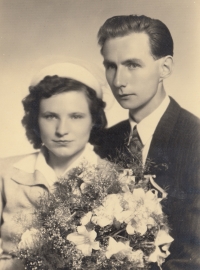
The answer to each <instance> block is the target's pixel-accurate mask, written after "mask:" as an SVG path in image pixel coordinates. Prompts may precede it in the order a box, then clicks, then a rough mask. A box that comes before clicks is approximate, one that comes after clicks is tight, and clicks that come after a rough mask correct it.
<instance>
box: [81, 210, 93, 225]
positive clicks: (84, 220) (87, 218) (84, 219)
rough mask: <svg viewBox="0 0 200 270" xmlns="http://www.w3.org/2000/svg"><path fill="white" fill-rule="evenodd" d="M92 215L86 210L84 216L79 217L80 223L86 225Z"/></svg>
mask: <svg viewBox="0 0 200 270" xmlns="http://www.w3.org/2000/svg"><path fill="white" fill-rule="evenodd" d="M91 217H92V212H88V213H87V214H86V215H85V216H83V217H82V218H81V224H82V225H87V224H88V223H89V222H90V220H91Z"/></svg>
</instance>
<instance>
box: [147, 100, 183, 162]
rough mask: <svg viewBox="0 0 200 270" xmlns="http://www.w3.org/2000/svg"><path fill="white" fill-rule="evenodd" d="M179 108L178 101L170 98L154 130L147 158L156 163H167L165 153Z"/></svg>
mask: <svg viewBox="0 0 200 270" xmlns="http://www.w3.org/2000/svg"><path fill="white" fill-rule="evenodd" d="M180 110H181V107H180V106H179V105H178V103H176V101H175V100H173V99H172V98H170V104H169V106H168V108H167V110H166V111H165V113H164V115H163V116H162V117H161V119H160V121H159V123H158V126H157V128H156V130H155V132H154V135H153V138H152V142H151V145H150V149H149V153H148V158H149V159H150V160H152V161H154V162H155V163H156V164H161V163H166V164H168V163H169V162H170V160H168V155H167V154H166V153H167V150H168V144H169V140H170V138H171V137H172V134H173V132H174V129H175V125H176V122H177V120H178V117H179V113H180Z"/></svg>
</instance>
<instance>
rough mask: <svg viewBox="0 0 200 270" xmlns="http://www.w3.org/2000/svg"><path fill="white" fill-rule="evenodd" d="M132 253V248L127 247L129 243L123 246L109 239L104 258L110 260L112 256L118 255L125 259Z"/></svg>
mask: <svg viewBox="0 0 200 270" xmlns="http://www.w3.org/2000/svg"><path fill="white" fill-rule="evenodd" d="M131 252H132V248H131V247H130V246H129V242H126V243H125V244H124V243H122V242H116V241H115V240H114V239H113V238H112V237H109V243H108V247H107V251H106V258H107V259H110V257H111V256H112V255H116V254H118V253H120V255H121V256H123V257H126V256H127V254H129V253H131Z"/></svg>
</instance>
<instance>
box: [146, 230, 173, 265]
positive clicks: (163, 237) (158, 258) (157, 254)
mask: <svg viewBox="0 0 200 270" xmlns="http://www.w3.org/2000/svg"><path fill="white" fill-rule="evenodd" d="M172 241H174V239H173V238H172V237H171V236H170V235H169V234H168V233H167V232H166V231H164V230H160V231H158V234H157V236H156V239H155V243H154V244H155V246H156V249H155V251H154V252H153V253H151V255H150V256H149V261H150V262H157V263H158V266H159V267H160V266H161V265H162V263H163V262H164V261H165V258H167V257H168V256H169V254H170V252H169V250H168V249H169V247H170V244H171V242H172ZM161 246H162V249H161Z"/></svg>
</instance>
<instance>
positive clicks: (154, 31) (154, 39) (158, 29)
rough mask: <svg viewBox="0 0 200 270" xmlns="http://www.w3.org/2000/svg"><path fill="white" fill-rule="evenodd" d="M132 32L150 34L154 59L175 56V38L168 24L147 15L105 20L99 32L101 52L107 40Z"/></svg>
mask: <svg viewBox="0 0 200 270" xmlns="http://www.w3.org/2000/svg"><path fill="white" fill-rule="evenodd" d="M131 33H146V34H147V35H148V36H149V43H150V48H151V54H152V56H153V57H154V59H159V58H162V57H164V56H167V55H171V56H173V39H172V36H171V34H170V31H169V29H168V28H167V26H166V25H165V24H164V23H163V22H161V21H160V20H156V19H151V18H149V17H147V16H144V15H141V16H137V15H128V16H114V17H112V18H109V19H108V20H106V21H105V23H104V24H103V25H102V26H101V28H100V29H99V32H98V43H99V45H100V46H101V53H102V51H103V46H104V44H105V42H106V40H108V39H111V38H116V37H123V36H126V35H129V34H131Z"/></svg>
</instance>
